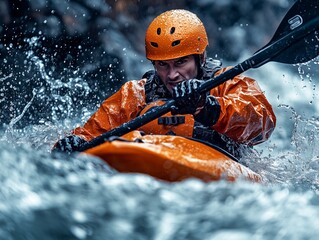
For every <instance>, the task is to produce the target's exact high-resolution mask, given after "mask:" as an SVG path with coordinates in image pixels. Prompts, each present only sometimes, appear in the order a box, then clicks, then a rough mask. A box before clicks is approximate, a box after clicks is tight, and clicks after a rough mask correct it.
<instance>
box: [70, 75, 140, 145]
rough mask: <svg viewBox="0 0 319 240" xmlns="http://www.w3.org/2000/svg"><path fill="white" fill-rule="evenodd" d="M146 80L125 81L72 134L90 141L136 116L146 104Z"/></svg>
mask: <svg viewBox="0 0 319 240" xmlns="http://www.w3.org/2000/svg"><path fill="white" fill-rule="evenodd" d="M145 82H146V80H145V79H142V80H133V81H129V82H127V83H125V84H124V85H123V86H122V87H121V89H120V90H119V91H117V92H116V93H114V94H113V95H112V96H110V97H109V98H108V99H106V100H105V101H104V102H103V103H102V105H101V106H100V107H99V109H98V110H97V111H96V112H95V113H94V114H93V115H92V116H91V117H90V118H89V120H88V121H87V122H86V123H85V124H84V126H83V127H78V128H76V129H75V130H74V131H73V132H72V134H74V135H78V136H79V137H81V138H83V139H85V140H86V141H90V140H92V139H93V138H95V137H97V136H99V135H101V134H102V133H105V132H107V131H109V130H111V129H113V128H115V127H118V126H120V125H122V124H123V123H125V122H128V121H130V120H131V119H133V118H135V117H136V116H137V115H138V114H139V112H140V111H141V110H142V109H143V107H144V106H145V90H144V85H145Z"/></svg>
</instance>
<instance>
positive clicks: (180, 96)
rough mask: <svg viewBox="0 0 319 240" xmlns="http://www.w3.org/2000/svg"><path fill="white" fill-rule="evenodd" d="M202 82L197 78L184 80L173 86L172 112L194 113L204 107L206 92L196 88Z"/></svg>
mask: <svg viewBox="0 0 319 240" xmlns="http://www.w3.org/2000/svg"><path fill="white" fill-rule="evenodd" d="M203 82H204V81H203V80H198V79H191V80H185V81H184V82H181V83H179V84H178V85H177V86H176V87H174V88H173V93H172V94H173V99H174V100H175V106H174V107H173V108H172V110H171V112H172V114H194V113H196V111H197V110H199V109H200V108H202V107H204V105H205V102H206V96H207V94H206V93H201V92H200V91H199V89H198V88H199V86H200V85H201V84H202V83H203Z"/></svg>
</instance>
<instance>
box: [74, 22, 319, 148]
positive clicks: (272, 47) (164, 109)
mask: <svg viewBox="0 0 319 240" xmlns="http://www.w3.org/2000/svg"><path fill="white" fill-rule="evenodd" d="M318 28H319V17H316V18H314V19H313V20H311V21H309V22H307V23H306V24H304V25H302V26H301V27H299V28H297V29H294V30H293V31H291V32H290V33H288V34H286V35H284V36H283V37H281V38H279V39H278V40H276V41H274V42H270V43H269V44H268V45H266V47H264V48H262V49H260V50H259V51H257V52H256V53H255V54H254V55H253V56H252V57H250V58H248V59H247V60H245V61H243V62H242V63H240V64H237V65H236V66H234V67H233V68H231V69H229V70H227V71H225V72H223V73H221V74H220V75H218V76H216V77H214V78H212V79H210V80H208V81H206V82H205V83H203V84H202V85H201V86H200V88H199V90H200V91H201V92H207V91H209V90H211V89H213V88H215V87H217V86H218V85H220V84H222V83H224V82H226V81H228V80H231V79H232V78H234V77H235V76H237V75H239V74H241V73H243V72H245V71H247V70H248V69H250V68H257V67H260V66H262V65H264V64H265V63H267V62H269V61H276V59H275V58H276V56H278V55H280V53H282V52H283V51H284V50H286V49H287V48H289V47H290V46H292V45H293V44H294V43H296V42H300V41H302V40H303V38H305V37H306V36H307V35H309V34H310V33H313V32H314V31H316V30H317V29H318ZM306 59H307V58H306ZM310 59H311V58H310ZM310 59H308V61H309V60H310ZM174 104H175V101H174V100H173V99H170V100H168V101H167V102H166V103H165V104H164V105H162V106H158V107H156V108H152V109H151V110H149V111H148V112H146V113H145V114H143V115H141V116H138V117H136V118H135V119H133V120H131V121H129V122H127V123H124V124H123V125H121V126H119V127H117V128H114V129H112V130H110V131H108V132H106V133H104V134H102V135H100V136H98V137H96V138H95V139H93V140H91V141H89V142H87V143H85V144H83V145H82V146H81V147H80V149H79V151H85V150H87V149H89V148H92V147H95V146H98V145H100V144H102V143H103V142H105V141H107V139H108V138H110V137H112V136H122V135H124V134H126V133H129V132H130V131H133V130H136V129H138V128H139V127H141V126H143V125H145V124H147V123H149V122H151V121H153V120H155V119H157V118H159V117H160V116H162V115H163V114H166V113H168V112H170V110H171V108H172V106H174Z"/></svg>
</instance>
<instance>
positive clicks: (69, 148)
mask: <svg viewBox="0 0 319 240" xmlns="http://www.w3.org/2000/svg"><path fill="white" fill-rule="evenodd" d="M84 143H86V141H85V140H84V139H82V138H80V137H78V136H75V135H72V136H68V137H66V138H63V139H61V140H59V141H58V142H57V143H56V144H55V145H54V147H53V149H52V152H67V153H71V152H75V151H78V150H79V148H80V147H81V146H82V145H83V144H84Z"/></svg>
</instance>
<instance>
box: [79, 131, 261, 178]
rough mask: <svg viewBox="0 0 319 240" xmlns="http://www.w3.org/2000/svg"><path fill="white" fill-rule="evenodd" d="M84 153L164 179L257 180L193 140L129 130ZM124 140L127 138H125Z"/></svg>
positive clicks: (220, 155)
mask: <svg viewBox="0 0 319 240" xmlns="http://www.w3.org/2000/svg"><path fill="white" fill-rule="evenodd" d="M121 139H124V141H123V140H116V139H115V140H113V141H107V142H105V143H103V144H101V145H99V146H97V147H94V148H91V149H89V150H86V151H85V153H87V154H91V155H94V156H97V157H99V158H101V159H103V160H104V161H105V162H107V163H108V164H109V165H110V166H111V167H113V168H114V169H116V170H117V171H119V172H127V173H143V174H148V175H150V176H153V177H156V178H158V179H162V180H166V181H172V182H174V181H181V180H184V179H187V178H199V179H202V180H203V181H205V182H208V181H216V180H221V179H226V180H228V181H235V180H236V179H238V178H244V179H247V180H250V181H254V182H260V181H261V179H262V178H261V176H260V175H259V174H257V173H255V172H253V171H252V170H250V169H249V168H247V167H245V166H243V165H242V164H240V163H238V162H236V161H234V160H233V159H231V158H230V157H229V156H227V155H225V154H223V153H221V152H219V151H218V150H216V149H214V148H211V147H209V146H207V145H205V144H203V143H200V142H197V141H195V140H191V139H187V138H184V137H179V136H169V135H145V136H142V135H141V133H140V132H139V131H132V132H130V133H128V134H126V135H124V136H123V137H122V138H121ZM126 140H127V141H126Z"/></svg>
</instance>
